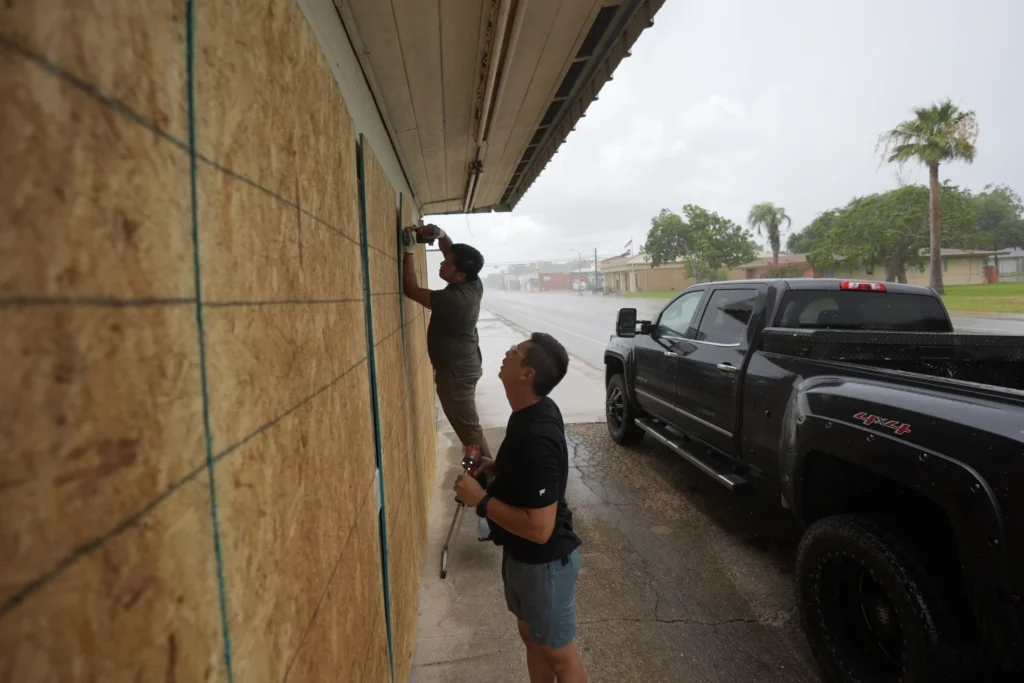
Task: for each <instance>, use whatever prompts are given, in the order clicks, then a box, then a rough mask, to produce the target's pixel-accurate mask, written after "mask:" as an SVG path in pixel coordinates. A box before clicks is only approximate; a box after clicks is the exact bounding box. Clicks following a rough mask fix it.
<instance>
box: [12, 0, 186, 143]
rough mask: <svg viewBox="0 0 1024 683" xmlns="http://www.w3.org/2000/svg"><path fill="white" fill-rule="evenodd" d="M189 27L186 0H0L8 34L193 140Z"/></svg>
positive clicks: (182, 137)
mask: <svg viewBox="0 0 1024 683" xmlns="http://www.w3.org/2000/svg"><path fill="white" fill-rule="evenodd" d="M185 30H186V28H185V0H153V1H152V2H137V1H136V0H110V1H107V0H104V1H98V0H92V1H88V2H72V1H69V0H37V1H35V2H5V3H3V4H2V5H0V35H2V36H3V37H4V39H5V40H9V41H12V42H13V43H15V44H16V45H18V46H19V47H20V48H21V49H23V50H26V51H29V52H31V53H33V54H35V55H38V56H39V57H40V58H42V59H45V60H46V61H48V62H50V63H52V64H55V65H56V66H57V67H58V68H60V69H62V70H64V71H66V72H68V73H70V74H72V75H73V76H74V77H75V78H77V79H79V80H80V81H83V82H85V83H89V84H91V85H92V86H94V87H95V88H96V89H98V90H99V91H100V92H102V93H103V94H104V95H106V96H108V97H111V98H113V99H115V100H117V101H119V102H122V103H124V105H126V106H127V107H128V108H129V109H131V110H133V111H135V112H136V113H138V114H139V115H140V116H141V117H143V118H144V119H145V120H147V121H149V122H151V123H153V124H155V125H156V126H157V127H158V128H160V129H161V130H164V131H167V132H168V133H169V134H170V135H172V136H174V137H175V138H177V139H178V140H187V139H188V111H187V97H186V90H185V59H184V55H185ZM112 36H125V37H130V39H125V40H118V39H112ZM2 71H3V69H0V72H2ZM9 92H10V91H9V90H7V89H6V88H5V89H4V93H5V94H7V93H9Z"/></svg>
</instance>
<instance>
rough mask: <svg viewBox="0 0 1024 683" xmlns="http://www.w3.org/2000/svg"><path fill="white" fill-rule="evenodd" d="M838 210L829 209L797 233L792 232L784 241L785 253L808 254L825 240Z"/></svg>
mask: <svg viewBox="0 0 1024 683" xmlns="http://www.w3.org/2000/svg"><path fill="white" fill-rule="evenodd" d="M838 211H839V210H838V209H829V210H828V211H823V212H822V213H820V214H818V217H817V218H815V219H814V220H813V221H811V222H810V223H808V224H807V225H806V226H805V227H804V228H803V229H802V230H800V231H799V232H794V233H793V234H792V235H790V236H789V239H788V240H786V251H788V252H789V253H791V254H809V253H811V251H812V250H813V249H814V247H815V245H816V244H818V242H820V241H821V240H823V239H824V238H825V236H826V235H827V234H828V231H829V230H831V229H832V227H833V226H834V225H835V221H836V217H837V216H838Z"/></svg>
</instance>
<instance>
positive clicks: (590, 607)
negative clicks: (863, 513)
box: [410, 316, 819, 683]
mask: <svg viewBox="0 0 1024 683" xmlns="http://www.w3.org/2000/svg"><path fill="white" fill-rule="evenodd" d="M480 334H481V347H482V350H483V354H484V359H485V360H484V368H485V370H484V371H485V376H484V379H483V380H482V381H481V382H480V386H479V393H478V404H479V407H480V410H481V414H482V416H485V417H484V423H485V427H487V429H486V430H485V432H486V437H487V439H488V442H489V444H490V446H491V448H492V450H493V451H494V452H497V449H498V446H499V445H500V443H501V439H502V438H503V437H504V423H505V422H506V420H507V418H508V415H509V412H510V411H509V408H508V404H507V403H506V402H505V397H504V392H503V391H502V389H501V383H500V381H498V379H497V369H498V365H499V364H500V358H501V356H502V354H503V353H504V350H506V349H507V348H508V347H509V346H510V345H511V344H512V343H514V342H516V341H519V340H521V339H522V338H523V336H524V335H523V332H522V330H518V329H513V328H512V327H510V326H508V325H505V324H504V323H502V322H501V321H500V320H498V319H496V318H493V317H491V316H487V317H483V318H481V321H480ZM603 396H604V393H603V376H601V373H600V372H599V371H598V370H596V369H594V368H591V367H589V366H586V365H585V364H583V363H581V362H578V361H576V360H575V359H573V360H572V361H571V362H570V371H569V374H568V376H567V377H566V379H565V380H564V381H563V383H562V385H561V386H560V387H559V388H558V389H556V391H555V392H554V393H553V398H555V400H556V401H558V402H559V405H560V406H561V407H562V410H563V413H564V414H565V416H566V422H567V423H570V422H571V421H572V418H574V417H575V418H579V421H583V422H589V423H590V424H570V425H569V426H567V429H566V439H567V442H568V444H569V447H570V467H571V469H570V476H569V488H568V492H567V498H568V500H569V505H570V507H571V508H572V510H573V514H574V525H575V527H576V530H577V533H578V534H579V535H580V537H581V538H582V539H583V548H582V566H581V570H580V580H579V586H578V597H577V624H578V628H579V635H578V645H579V647H580V650H581V656H582V658H583V663H584V666H585V667H586V668H587V673H588V677H589V679H590V681H591V682H592V683H595V682H596V683H601V682H602V681H607V682H609V683H612V682H614V683H628V682H631V681H644V682H648V681H651V682H654V681H665V682H666V683H667V682H669V681H672V682H674V681H706V682H714V683H719V682H721V683H726V682H728V683H733V682H734V681H737V680H739V681H758V682H759V683H775V682H778V683H783V682H786V683H805V682H806V683H811V682H814V681H818V680H819V679H818V674H817V672H816V670H815V669H814V666H813V664H812V663H811V661H810V657H809V655H808V653H807V651H806V646H805V645H804V641H803V637H802V634H801V633H800V631H799V628H798V627H797V625H796V620H795V609H794V600H793V585H792V577H791V575H790V574H789V572H790V571H791V564H792V555H793V552H794V543H793V542H792V540H791V535H792V529H791V528H790V526H789V525H790V524H791V522H792V520H791V519H790V517H789V516H788V515H786V514H785V513H783V512H782V511H780V510H779V509H778V505H777V502H776V501H774V500H760V499H756V498H755V499H746V500H742V501H741V500H740V499H738V498H735V497H733V496H732V495H731V494H729V493H728V492H726V491H725V489H722V488H720V487H718V486H716V485H715V484H714V483H712V482H711V481H710V480H709V479H707V478H706V477H705V476H704V475H702V474H700V473H699V472H697V471H696V470H695V469H694V468H692V467H690V466H689V465H687V464H686V463H684V462H683V461H682V460H680V459H679V458H677V457H675V456H674V455H672V454H671V453H668V452H667V451H664V450H662V449H660V448H656V447H654V446H652V445H650V444H647V445H640V446H637V447H632V448H623V447H620V446H617V445H616V444H614V443H613V442H612V441H611V439H610V438H609V437H608V435H607V430H606V428H605V426H604V424H603ZM571 416H572V417H571ZM439 417H443V414H442V413H439ZM595 422H598V423H597V424H594V423H595ZM461 457H462V454H461V446H460V445H459V444H458V442H457V439H455V437H454V435H453V434H452V433H451V429H450V427H449V426H448V425H447V424H446V423H445V422H443V421H442V422H441V424H439V436H438V459H437V471H436V487H435V490H434V494H433V499H432V501H431V508H430V518H429V520H428V541H427V557H426V562H425V566H424V570H423V575H422V579H421V584H420V610H419V628H418V633H417V643H416V653H415V656H414V659H413V672H412V677H411V679H410V680H411V681H414V682H415V683H430V682H435V681H436V682H442V681H443V682H445V683H461V682H463V681H465V682H466V683H470V682H472V683H478V682H482V681H486V682H487V683H502V682H506V681H507V682H509V683H512V682H525V681H528V675H527V671H526V657H525V649H524V647H523V645H522V643H521V642H520V640H519V636H518V633H517V631H516V627H515V620H514V617H512V615H510V614H509V613H508V612H507V610H506V608H505V602H504V597H503V593H502V586H501V576H500V562H501V550H500V548H497V547H495V546H494V545H492V544H491V543H480V542H478V541H477V540H476V516H475V515H474V514H473V511H472V510H464V511H463V513H462V516H461V520H460V522H461V523H460V526H459V528H457V529H456V531H455V534H454V536H453V539H452V543H451V546H450V547H449V558H448V577H447V578H446V579H444V580H441V579H440V578H439V569H440V558H441V547H442V544H443V543H444V538H445V535H446V534H447V531H448V526H449V524H450V522H451V519H452V515H453V513H454V511H455V502H454V493H453V492H452V489H451V487H452V483H453V482H454V480H455V477H456V476H457V475H458V474H459V472H460V467H459V462H460V460H461Z"/></svg>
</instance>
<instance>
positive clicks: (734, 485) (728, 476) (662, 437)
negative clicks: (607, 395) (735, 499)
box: [636, 418, 750, 493]
mask: <svg viewBox="0 0 1024 683" xmlns="http://www.w3.org/2000/svg"><path fill="white" fill-rule="evenodd" d="M636 426H637V427H639V428H640V429H642V430H644V431H645V432H647V433H648V434H650V435H651V436H652V437H654V439H655V440H657V441H659V442H660V443H661V444H662V445H664V446H665V447H666V448H668V449H669V450H671V451H672V452H674V453H676V454H677V455H680V456H682V457H683V458H684V459H685V460H686V461H687V462H689V463H690V464H691V465H693V466H694V467H696V468H697V469H699V470H700V471H701V472H703V473H704V474H706V475H708V476H709V477H711V478H712V479H714V480H715V481H716V482H718V483H719V484H721V485H722V486H724V487H725V488H727V489H729V490H730V491H732V492H733V493H740V492H742V491H743V490H745V489H747V488H748V487H749V486H750V482H749V481H747V480H746V479H744V478H743V477H741V476H740V475H738V474H736V473H734V472H730V471H728V467H726V466H725V465H724V464H721V463H719V462H716V458H714V457H712V456H710V455H707V456H702V455H698V454H697V453H695V452H694V448H693V446H694V445H695V444H693V443H692V442H690V443H687V442H686V441H684V440H683V439H681V438H679V437H678V436H676V435H675V434H673V433H672V432H670V431H669V430H668V429H666V428H665V427H664V426H662V425H660V424H658V423H657V422H655V421H654V420H650V419H646V418H640V419H637V420H636Z"/></svg>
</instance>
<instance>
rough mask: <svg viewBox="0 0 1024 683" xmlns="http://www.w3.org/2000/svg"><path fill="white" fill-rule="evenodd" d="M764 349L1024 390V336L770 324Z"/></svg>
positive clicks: (764, 338) (813, 358)
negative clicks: (860, 329)
mask: <svg viewBox="0 0 1024 683" xmlns="http://www.w3.org/2000/svg"><path fill="white" fill-rule="evenodd" d="M762 334H763V336H762V350H763V351H764V352H765V353H779V354H784V355H790V356H800V357H804V358H809V359H812V360H824V361H835V362H842V363H853V364H857V365H865V366H870V367H876V368H884V369H886V370H899V371H903V372H912V373H917V374H922V375H929V376H932V377H941V378H945V379H953V380H959V381H964V382H973V383H977V384H986V385H990V386H997V387H1004V388H1008V389H1016V390H1019V391H1024V337H1020V336H1008V335H983V334H962V333H956V332H878V331H858V330H800V329H786V328H766V329H765V330H764V332H763V333H762Z"/></svg>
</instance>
